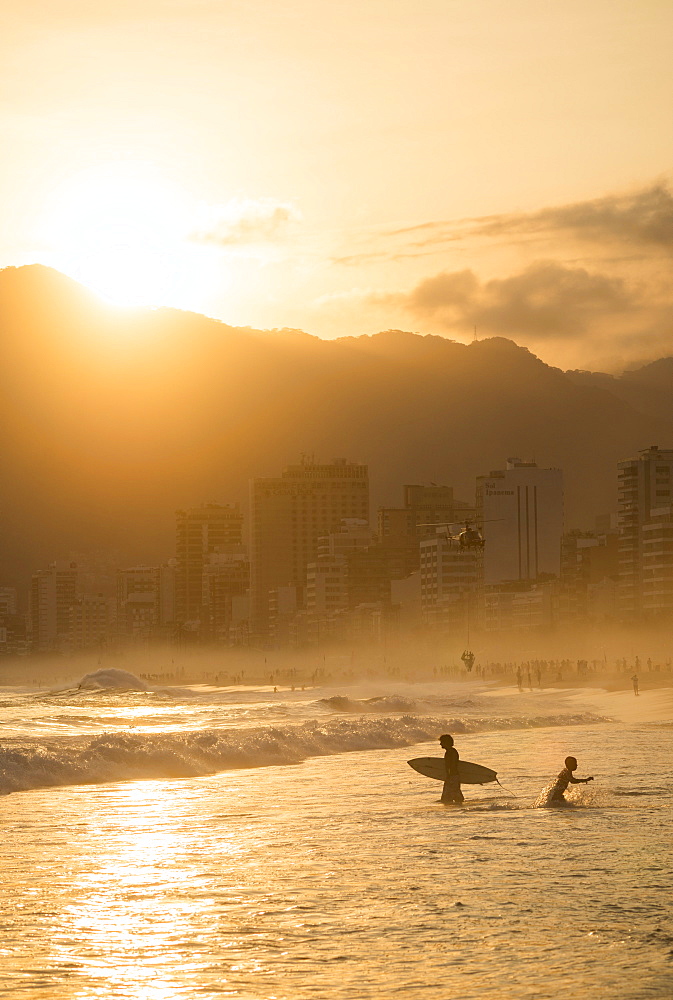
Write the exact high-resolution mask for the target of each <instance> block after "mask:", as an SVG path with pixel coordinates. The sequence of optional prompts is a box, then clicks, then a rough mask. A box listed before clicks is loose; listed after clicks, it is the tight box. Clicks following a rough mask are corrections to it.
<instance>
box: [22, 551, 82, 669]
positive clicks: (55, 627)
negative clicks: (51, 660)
mask: <svg viewBox="0 0 673 1000" xmlns="http://www.w3.org/2000/svg"><path fill="white" fill-rule="evenodd" d="M77 589H78V588H77V563H74V562H55V563H52V564H51V565H50V566H49V567H48V568H47V569H43V570H40V571H39V572H37V573H35V574H34V575H33V578H32V580H31V587H30V620H31V631H32V642H33V649H35V650H37V651H38V652H47V651H50V650H60V649H65V648H67V647H68V646H69V644H70V634H71V629H70V622H71V608H72V607H73V605H74V604H75V600H76V598H77Z"/></svg>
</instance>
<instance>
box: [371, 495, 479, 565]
mask: <svg viewBox="0 0 673 1000" xmlns="http://www.w3.org/2000/svg"><path fill="white" fill-rule="evenodd" d="M473 514H474V509H473V507H472V505H471V504H468V503H465V502H464V501H463V500H457V499H456V498H455V497H454V495H453V487H452V486H438V485H437V484H436V483H431V484H430V485H427V486H419V485H409V486H405V487H404V507H379V510H378V536H379V541H380V543H381V545H382V546H383V548H384V549H385V550H386V552H387V553H388V561H389V565H390V568H391V575H392V576H393V578H396V579H403V578H404V577H405V576H408V575H409V574H410V573H413V572H414V571H415V570H417V569H418V566H419V557H420V552H419V543H420V541H421V539H422V538H432V537H433V535H434V534H435V529H436V526H437V525H449V526H450V525H454V524H455V526H456V527H458V526H459V525H460V522H461V521H464V520H465V518H469V517H471V516H473Z"/></svg>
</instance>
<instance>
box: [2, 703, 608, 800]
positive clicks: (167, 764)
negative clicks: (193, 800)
mask: <svg viewBox="0 0 673 1000" xmlns="http://www.w3.org/2000/svg"><path fill="white" fill-rule="evenodd" d="M605 721H608V720H607V719H603V718H601V717H599V716H596V715H593V714H591V713H577V714H574V715H554V716H536V717H531V718H521V717H514V718H510V717H489V718H455V717H454V718H447V717H442V718H438V717H428V716H422V717H416V716H411V715H404V716H401V717H399V718H391V717H384V718H372V717H368V718H367V717H360V718H355V717H350V718H330V719H326V720H322V721H309V722H304V723H302V724H295V725H290V724H287V725H281V726H274V727H268V726H267V727H258V728H254V729H245V730H240V729H206V730H198V731H190V732H187V733H184V732H182V733H175V732H172V733H158V734H148V733H134V732H121V733H119V732H117V733H103V734H102V735H99V736H95V737H94V738H92V739H83V738H77V739H74V740H68V741H65V740H62V739H58V738H52V739H50V740H40V741H39V742H38V741H32V740H31V741H26V740H22V741H21V743H20V744H16V743H15V744H14V745H10V746H5V747H3V748H1V749H0V793H4V794H7V793H8V792H14V791H22V790H28V789H32V788H45V787H50V786H58V785H75V784H99V783H103V782H116V781H133V780H137V779H150V778H154V779H158V778H163V779H170V778H186V777H197V776H199V775H207V774H213V773H215V772H217V771H227V770H233V769H236V768H257V767H267V766H272V765H276V766H278V765H289V764H298V763H300V762H301V761H303V760H306V759H308V758H310V757H322V756H328V755H331V754H340V753H354V752H357V751H362V750H384V749H393V748H395V747H407V746H412V745H414V744H417V743H427V742H429V741H434V740H436V739H437V734H438V733H442V732H453V733H474V732H488V731H499V730H515V729H526V728H532V727H535V728H537V727H547V726H557V725H564V726H568V725H582V724H587V723H591V722H593V723H596V722H605Z"/></svg>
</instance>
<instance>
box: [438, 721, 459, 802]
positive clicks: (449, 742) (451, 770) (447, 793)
mask: <svg viewBox="0 0 673 1000" xmlns="http://www.w3.org/2000/svg"><path fill="white" fill-rule="evenodd" d="M439 745H440V747H441V748H442V750H444V751H446V752H445V754H444V766H445V767H446V780H445V781H444V787H443V789H442V798H441V801H442V802H451V803H453V804H455V805H460V804H461V802H464V801H465V798H464V796H463V793H462V792H461V790H460V775H459V774H458V762H459V760H460V758H459V756H458V751H457V750H456V748H455V747H454V745H453V736H449V735H448V734H446V735H444V736H440V737H439Z"/></svg>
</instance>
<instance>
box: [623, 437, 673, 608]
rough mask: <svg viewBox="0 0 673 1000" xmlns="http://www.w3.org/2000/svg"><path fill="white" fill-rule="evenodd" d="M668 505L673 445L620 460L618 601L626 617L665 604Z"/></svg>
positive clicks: (672, 493) (672, 498)
mask: <svg viewBox="0 0 673 1000" xmlns="http://www.w3.org/2000/svg"><path fill="white" fill-rule="evenodd" d="M672 509H673V449H663V448H658V447H657V446H656V445H653V446H652V447H651V448H645V449H644V450H643V451H640V452H639V453H638V457H637V458H631V459H627V460H626V461H624V462H619V464H618V510H619V584H618V603H619V612H620V616H621V617H623V618H625V619H630V618H638V617H640V616H641V615H642V614H644V613H650V612H652V613H655V614H658V613H660V612H661V611H662V610H663V609H664V607H665V605H666V599H665V592H666V591H667V590H668V589H669V584H668V582H667V580H666V578H667V576H668V572H669V567H670V566H671V561H673V552H671V551H670V550H669V548H668V539H667V537H666V536H667V533H668V528H667V527H666V525H667V523H668V517H669V512H670V511H671V510H672ZM645 594H647V597H646V598H645ZM662 602H663V603H662ZM669 606H670V605H669Z"/></svg>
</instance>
